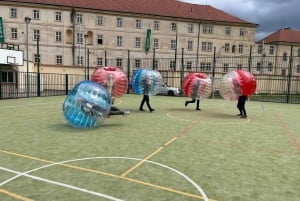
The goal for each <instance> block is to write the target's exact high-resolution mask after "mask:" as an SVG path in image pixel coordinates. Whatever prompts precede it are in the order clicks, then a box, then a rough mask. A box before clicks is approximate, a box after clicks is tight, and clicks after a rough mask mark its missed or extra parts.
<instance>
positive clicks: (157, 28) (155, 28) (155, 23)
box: [154, 21, 159, 30]
mask: <svg viewBox="0 0 300 201" xmlns="http://www.w3.org/2000/svg"><path fill="white" fill-rule="evenodd" d="M154 30H159V21H154Z"/></svg>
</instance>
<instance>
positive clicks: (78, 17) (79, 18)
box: [76, 14, 83, 24]
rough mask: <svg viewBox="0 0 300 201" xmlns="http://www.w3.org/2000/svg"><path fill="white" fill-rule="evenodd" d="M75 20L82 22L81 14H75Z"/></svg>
mask: <svg viewBox="0 0 300 201" xmlns="http://www.w3.org/2000/svg"><path fill="white" fill-rule="evenodd" d="M76 21H77V23H78V24H82V22H83V20H82V14H77V15H76Z"/></svg>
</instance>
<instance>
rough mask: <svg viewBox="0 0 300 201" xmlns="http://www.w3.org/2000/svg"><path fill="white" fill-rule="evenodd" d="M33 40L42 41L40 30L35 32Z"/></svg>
mask: <svg viewBox="0 0 300 201" xmlns="http://www.w3.org/2000/svg"><path fill="white" fill-rule="evenodd" d="M33 39H34V40H40V39H41V35H40V30H38V29H35V30H33Z"/></svg>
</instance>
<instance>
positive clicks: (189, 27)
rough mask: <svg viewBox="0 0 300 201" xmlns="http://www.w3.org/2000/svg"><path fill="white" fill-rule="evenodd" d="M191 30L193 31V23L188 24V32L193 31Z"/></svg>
mask: <svg viewBox="0 0 300 201" xmlns="http://www.w3.org/2000/svg"><path fill="white" fill-rule="evenodd" d="M193 32H194V25H193V24H188V33H193Z"/></svg>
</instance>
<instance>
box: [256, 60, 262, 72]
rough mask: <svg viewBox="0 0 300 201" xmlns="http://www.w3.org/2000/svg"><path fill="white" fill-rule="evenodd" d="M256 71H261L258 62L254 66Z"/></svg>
mask: <svg viewBox="0 0 300 201" xmlns="http://www.w3.org/2000/svg"><path fill="white" fill-rule="evenodd" d="M256 71H258V72H260V71H261V63H260V62H258V63H257V64H256Z"/></svg>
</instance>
